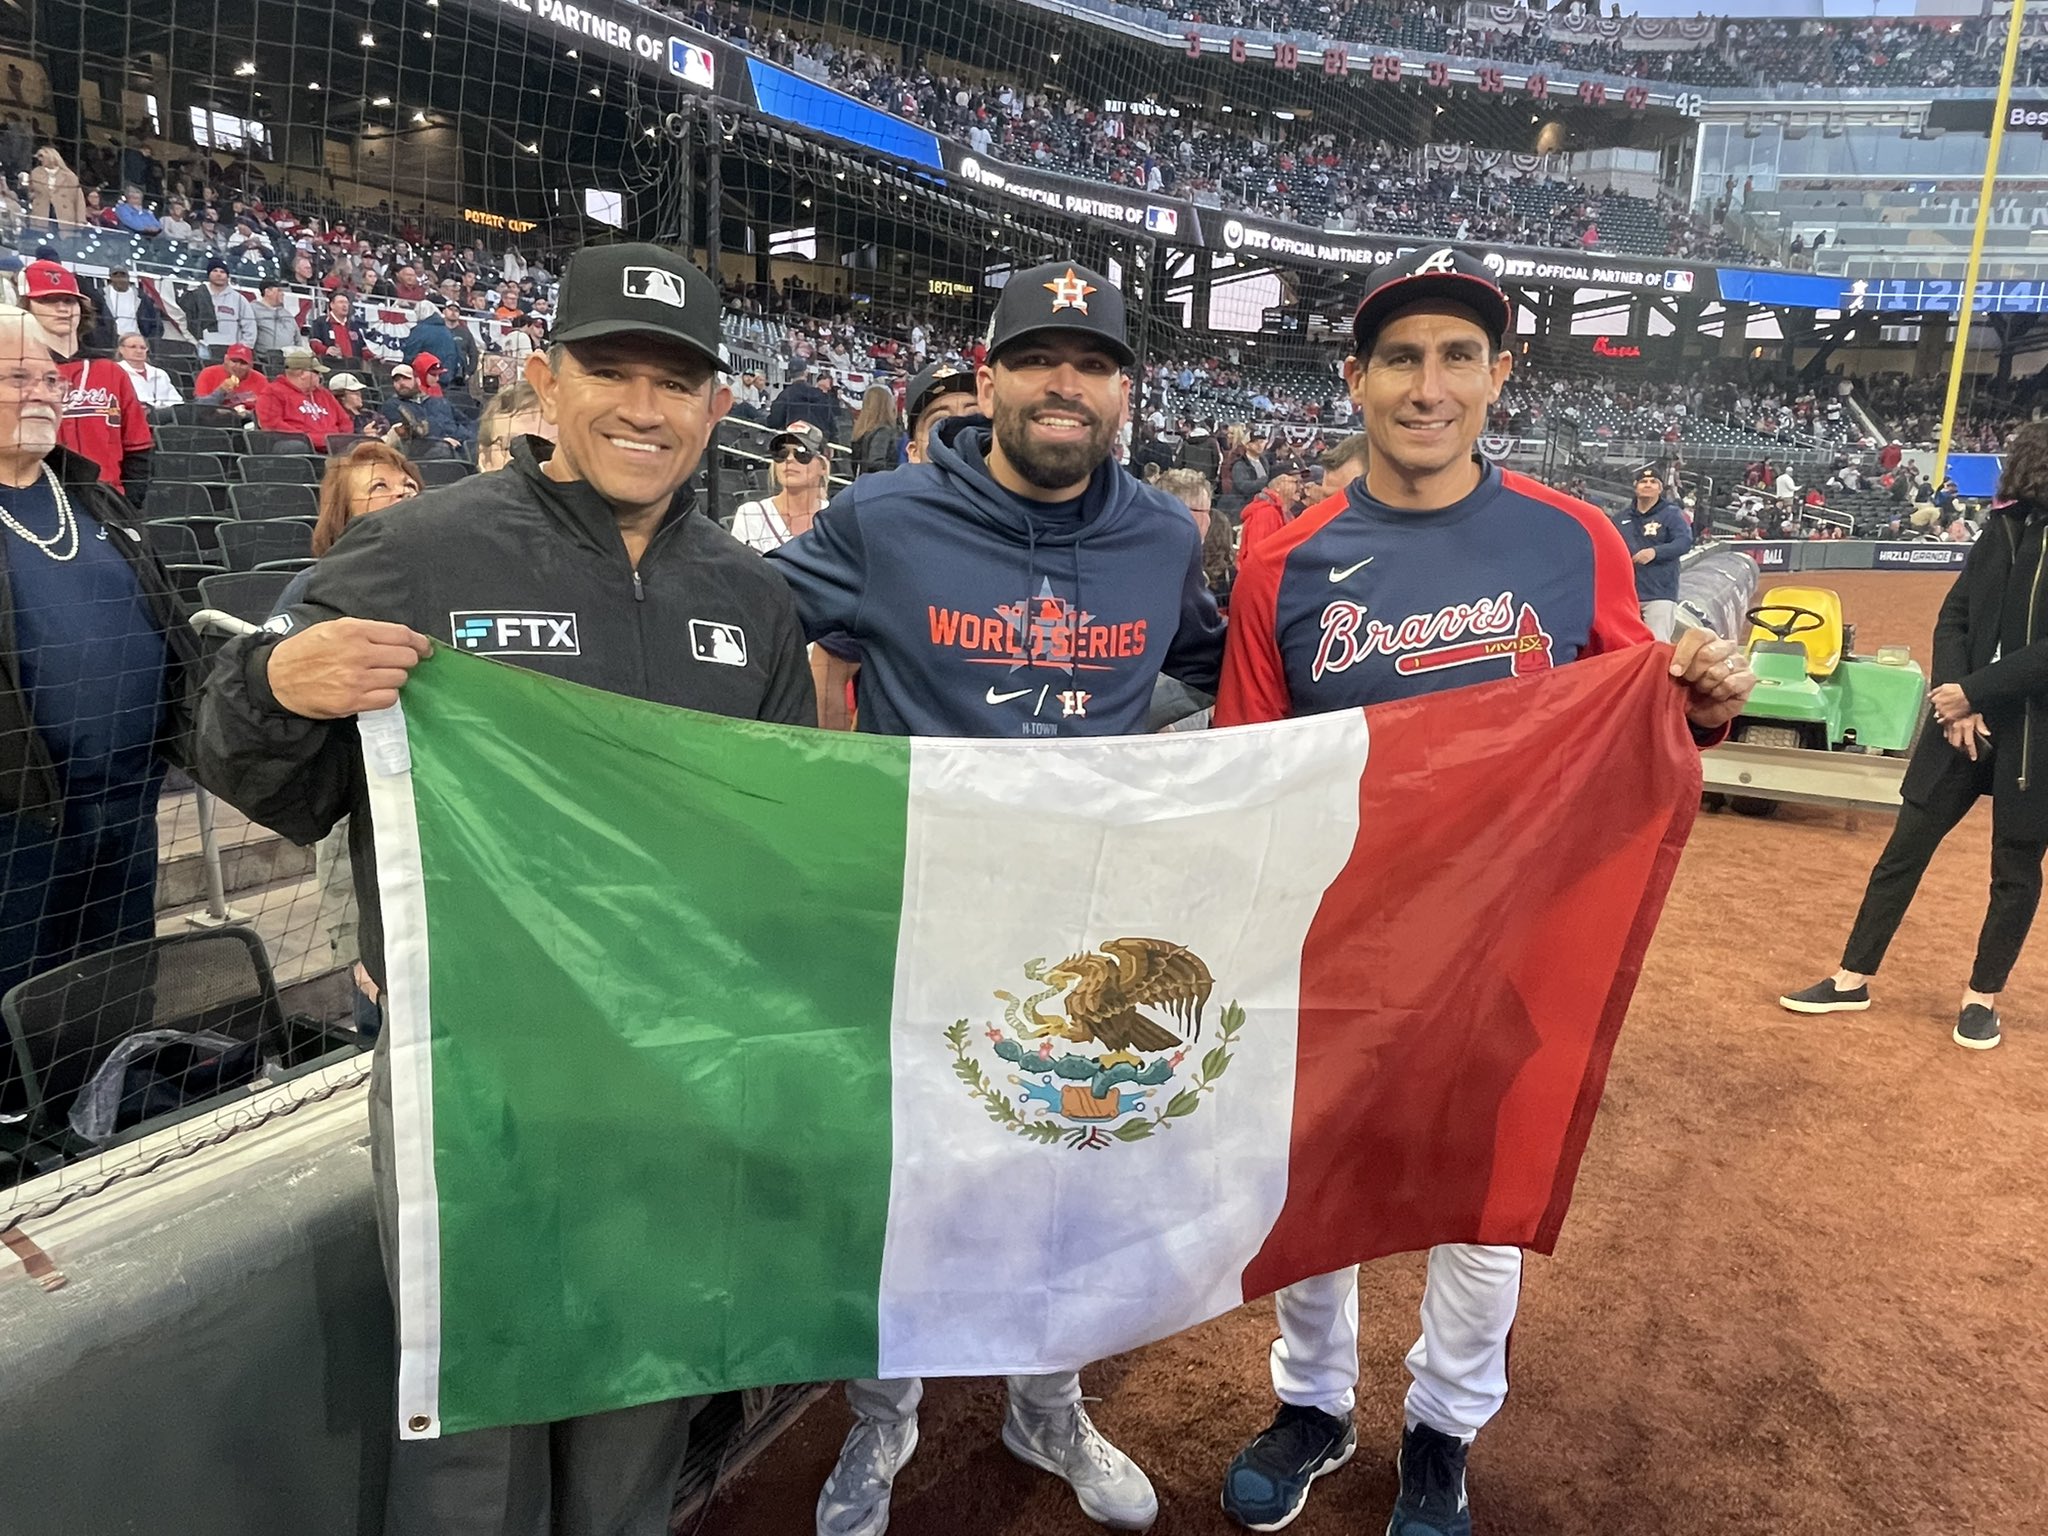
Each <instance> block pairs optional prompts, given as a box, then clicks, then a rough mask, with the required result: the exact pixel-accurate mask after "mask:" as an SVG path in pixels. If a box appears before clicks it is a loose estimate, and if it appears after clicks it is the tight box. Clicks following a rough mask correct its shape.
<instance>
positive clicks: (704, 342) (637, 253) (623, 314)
mask: <svg viewBox="0 0 2048 1536" xmlns="http://www.w3.org/2000/svg"><path fill="white" fill-rule="evenodd" d="M724 309H725V306H724V304H723V303H722V302H721V301H720V300H719V297H718V285H717V284H716V283H714V282H712V281H711V279H710V278H708V277H706V276H705V275H704V274H703V273H702V272H701V271H699V270H698V269H697V268H696V267H694V266H692V265H691V264H690V263H689V262H687V261H685V260H683V258H682V257H680V256H678V255H676V254H675V252H673V251H669V250H665V249H663V248H662V247H661V246H658V245H633V244H629V245H591V246H585V247H584V248H583V249H582V250H580V251H578V252H577V253H576V254H575V255H574V256H572V257H570V258H569V265H568V267H567V268H566V269H565V270H564V271H563V273H562V284H561V296H560V300H559V303H558V305H557V308H556V312H555V325H554V329H553V331H552V332H551V333H550V336H549V339H550V340H553V341H558V342H567V343H572V344H573V343H575V342H579V341H595V340H596V339H597V338H598V337H600V336H627V335H642V336H663V337H666V338H668V339H669V340H670V341H675V342H680V343H681V344H682V345H683V346H684V347H686V348H688V349H689V350H690V351H692V352H694V353H696V354H697V355H698V356H699V357H701V358H703V359H704V360H705V361H707V362H709V363H710V364H711V365H712V366H713V367H714V368H717V369H720V370H721V371H729V367H730V365H729V363H728V360H727V357H726V351H725V338H724V335H723V333H722V331H721V330H720V328H719V317H720V315H721V314H723V313H724Z"/></svg>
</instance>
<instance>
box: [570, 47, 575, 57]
mask: <svg viewBox="0 0 2048 1536" xmlns="http://www.w3.org/2000/svg"><path fill="white" fill-rule="evenodd" d="M569 57H570V58H572V59H573V58H575V57H576V50H575V49H574V48H571V49H570V50H569Z"/></svg>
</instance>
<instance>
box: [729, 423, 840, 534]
mask: <svg viewBox="0 0 2048 1536" xmlns="http://www.w3.org/2000/svg"><path fill="white" fill-rule="evenodd" d="M768 457H769V461H770V462H769V471H770V473H771V474H772V475H773V476H774V477H775V494H774V495H773V496H764V497H762V498H761V499H760V500H759V501H747V502H742V503H740V505H739V507H738V509H737V510H735V511H734V513H733V515H732V536H733V537H734V538H736V539H738V540H739V541H740V542H741V543H742V544H745V545H747V546H748V547H749V548H752V549H758V550H760V551H761V552H762V553H763V554H766V553H767V552H768V551H769V550H771V549H780V548H781V547H782V546H783V545H785V544H787V543H788V542H789V541H790V540H791V539H793V538H795V537H796V536H797V535H798V534H800V533H804V532H806V531H808V530H809V528H810V526H811V519H813V518H814V517H816V516H817V515H818V514H819V513H820V512H822V511H824V510H825V502H826V500H827V498H828V497H830V495H831V491H832V487H831V478H832V461H831V459H830V458H829V457H828V456H827V454H826V443H825V434H824V433H823V432H820V431H819V430H818V429H817V427H816V426H815V425H814V424H813V423H811V422H808V421H793V422H791V423H790V424H789V425H788V426H787V427H785V428H783V430H782V431H780V432H778V433H776V434H775V435H774V436H773V437H771V438H769V439H768Z"/></svg>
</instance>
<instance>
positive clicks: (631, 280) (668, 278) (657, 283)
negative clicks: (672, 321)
mask: <svg viewBox="0 0 2048 1536" xmlns="http://www.w3.org/2000/svg"><path fill="white" fill-rule="evenodd" d="M625 293H626V297H627V298H629V299H653V300H655V301H656V302H658V303H662V304H667V305H669V306H671V307H672V308H675V309H681V308H683V307H684V305H685V304H687V303H688V302H689V301H688V299H687V298H685V297H684V294H683V284H682V280H681V279H680V278H678V277H677V276H676V275H675V274H674V273H673V272H664V271H662V270H661V268H659V267H628V268H626V269H625Z"/></svg>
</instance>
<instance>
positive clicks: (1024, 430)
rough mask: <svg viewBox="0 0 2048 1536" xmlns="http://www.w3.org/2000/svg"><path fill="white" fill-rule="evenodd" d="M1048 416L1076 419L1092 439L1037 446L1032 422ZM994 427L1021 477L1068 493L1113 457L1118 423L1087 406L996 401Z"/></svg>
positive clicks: (1039, 444) (1038, 444) (997, 442)
mask: <svg viewBox="0 0 2048 1536" xmlns="http://www.w3.org/2000/svg"><path fill="white" fill-rule="evenodd" d="M1041 412H1044V413H1045V414H1047V415H1061V416H1076V417H1079V418H1080V419H1081V420H1082V421H1083V422H1085V423H1087V425H1088V435H1087V437H1086V438H1084V439H1083V440H1082V441H1080V442H1078V443H1035V442H1033V441H1032V440H1031V430H1030V429H1031V420H1032V418H1033V417H1034V416H1037V415H1038V414H1039V413H1041ZM993 425H994V428H995V439H996V444H997V446H998V447H1000V448H1001V449H1002V450H1003V457H1004V458H1006V459H1008V460H1009V461H1010V463H1011V465H1012V466H1013V467H1014V468H1015V469H1016V471H1017V473H1018V474H1020V475H1022V476H1023V477H1024V478H1025V479H1026V480H1028V481H1029V482H1030V483H1031V484H1033V485H1035V486H1037V487H1038V488H1039V489H1040V490H1041V491H1058V490H1064V489H1065V488H1066V487H1067V486H1070V485H1076V484H1079V483H1080V482H1081V481H1083V480H1086V479H1087V478H1088V477H1089V476H1091V475H1093V474H1094V473H1095V471H1096V469H1097V468H1098V467H1099V466H1100V465H1101V463H1102V461H1103V460H1104V459H1106V458H1108V457H1109V450H1110V445H1111V444H1112V443H1113V442H1114V441H1115V440H1116V422H1115V421H1114V420H1113V419H1105V418H1104V417H1101V416H1098V415H1096V414H1095V412H1093V411H1091V410H1088V409H1087V408H1086V407H1084V406H1079V405H1075V406H1048V405H1044V404H1042V403H1041V404H1036V405H1031V406H1020V405H1006V404H1004V402H1003V401H1001V400H997V401H996V408H995V416H994V421H993Z"/></svg>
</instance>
